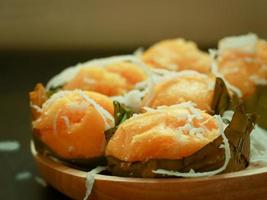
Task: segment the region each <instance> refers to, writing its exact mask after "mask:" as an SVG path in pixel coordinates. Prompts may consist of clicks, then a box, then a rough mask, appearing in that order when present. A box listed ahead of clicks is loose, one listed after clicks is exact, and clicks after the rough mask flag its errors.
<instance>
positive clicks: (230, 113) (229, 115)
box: [222, 110, 234, 121]
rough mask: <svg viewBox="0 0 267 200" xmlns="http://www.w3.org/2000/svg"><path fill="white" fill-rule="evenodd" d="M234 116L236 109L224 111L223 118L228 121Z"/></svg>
mask: <svg viewBox="0 0 267 200" xmlns="http://www.w3.org/2000/svg"><path fill="white" fill-rule="evenodd" d="M233 116H234V111H232V110H226V111H224V113H223V116H222V118H223V119H226V120H228V121H232V118H233Z"/></svg>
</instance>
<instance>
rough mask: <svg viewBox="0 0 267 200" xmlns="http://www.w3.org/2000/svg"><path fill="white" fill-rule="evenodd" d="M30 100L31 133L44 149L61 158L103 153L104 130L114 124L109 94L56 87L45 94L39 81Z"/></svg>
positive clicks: (101, 154) (97, 156)
mask: <svg viewBox="0 0 267 200" xmlns="http://www.w3.org/2000/svg"><path fill="white" fill-rule="evenodd" d="M36 97H40V98H36ZM30 100H31V107H32V110H33V112H32V113H33V122H32V128H33V134H34V138H35V141H36V142H37V144H39V147H40V144H43V147H44V146H45V147H44V148H43V150H44V152H43V153H45V152H47V153H48V154H49V153H50V154H51V155H56V157H58V158H60V159H62V160H73V159H76V160H77V159H80V160H90V159H96V158H100V157H103V156H104V152H105V146H106V140H105V134H104V132H105V130H107V129H109V128H111V127H113V124H114V119H113V104H112V100H111V99H110V98H108V97H107V96H105V95H102V94H99V93H96V92H92V91H82V90H73V91H59V92H56V93H54V94H53V95H52V96H50V97H48V96H46V92H45V89H44V88H43V87H42V85H37V86H36V88H35V90H34V91H33V92H31V93H30ZM39 149H40V148H39Z"/></svg>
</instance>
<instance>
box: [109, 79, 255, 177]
mask: <svg viewBox="0 0 267 200" xmlns="http://www.w3.org/2000/svg"><path fill="white" fill-rule="evenodd" d="M214 91H215V92H214V97H213V101H212V105H211V108H212V110H213V113H211V114H220V115H222V114H223V113H224V111H226V110H229V109H231V110H233V109H234V108H235V113H234V116H233V118H232V120H231V122H229V125H228V126H227V128H226V129H225V131H224V133H225V135H226V137H227V139H228V142H229V145H230V150H231V159H230V161H229V163H228V165H227V168H226V169H225V170H224V171H223V172H232V171H238V170H242V169H244V168H246V167H247V166H248V164H249V152H250V137H249V135H250V132H251V131H252V129H253V128H254V125H255V120H256V116H255V115H253V114H246V112H245V107H244V104H243V103H241V102H239V100H238V98H237V97H236V96H232V97H231V96H230V95H229V92H228V90H227V88H226V85H225V83H224V82H223V80H222V79H221V78H217V79H216V84H215V90H214ZM117 106H118V105H117ZM120 111H122V112H123V111H124V113H127V111H126V110H125V109H124V110H123V109H121V110H120ZM121 115H122V114H121ZM115 116H116V115H115ZM117 126H118V124H117ZM116 129H117V128H116V127H115V128H113V129H112V130H109V131H110V132H109V133H108V138H107V139H110V138H111V137H112V134H114V133H115V131H116ZM222 144H223V139H222V137H221V136H219V137H218V138H217V139H215V140H214V141H213V142H211V143H209V144H207V145H206V146H204V147H203V148H202V149H200V150H199V151H197V152H196V153H194V154H193V155H191V156H188V157H185V158H182V159H179V160H169V159H151V160H148V161H145V162H125V161H122V160H119V159H117V158H115V157H112V156H108V157H107V161H108V170H109V171H110V172H111V173H112V174H113V175H116V176H126V177H144V178H148V177H150V178H153V177H163V175H160V174H155V173H153V171H154V170H157V169H166V170H172V171H179V172H189V171H190V170H191V169H193V170H194V171H196V172H207V171H213V170H216V169H218V168H220V167H221V166H222V165H223V164H224V162H225V153H224V151H225V150H224V148H220V146H221V145H222Z"/></svg>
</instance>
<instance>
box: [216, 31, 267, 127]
mask: <svg viewBox="0 0 267 200" xmlns="http://www.w3.org/2000/svg"><path fill="white" fill-rule="evenodd" d="M217 54H218V55H217V59H216V64H217V67H218V72H219V73H220V74H222V75H223V77H224V78H225V80H226V81H228V82H229V83H230V84H232V85H233V86H235V87H236V88H237V89H239V91H240V92H239V93H240V95H239V96H240V97H241V98H242V99H243V100H244V101H245V103H246V107H247V109H248V112H256V113H258V114H259V118H258V123H259V124H260V125H261V126H263V127H266V128H267V121H266V119H267V118H266V117H267V116H266V112H267V109H266V108H267V107H266V106H265V104H266V99H267V96H266V94H267V87H266V85H267V41H265V40H263V39H260V38H258V37H257V35H255V34H247V35H242V36H233V37H227V38H224V39H222V40H220V41H219V45H218V51H217Z"/></svg>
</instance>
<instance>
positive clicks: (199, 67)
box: [142, 38, 211, 73]
mask: <svg viewBox="0 0 267 200" xmlns="http://www.w3.org/2000/svg"><path fill="white" fill-rule="evenodd" d="M142 59H143V60H144V62H145V63H147V64H148V65H149V66H151V67H153V68H162V69H167V70H173V71H181V70H195V71H198V72H202V73H209V72H210V63H211V60H210V57H209V55H208V54H207V53H206V52H203V51H201V50H199V49H198V47H197V45H196V44H195V43H194V42H192V41H186V40H184V39H182V38H178V39H169V40H163V41H161V42H158V43H156V44H154V45H152V46H151V47H150V48H149V49H147V50H146V51H145V52H144V54H143V56H142Z"/></svg>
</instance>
